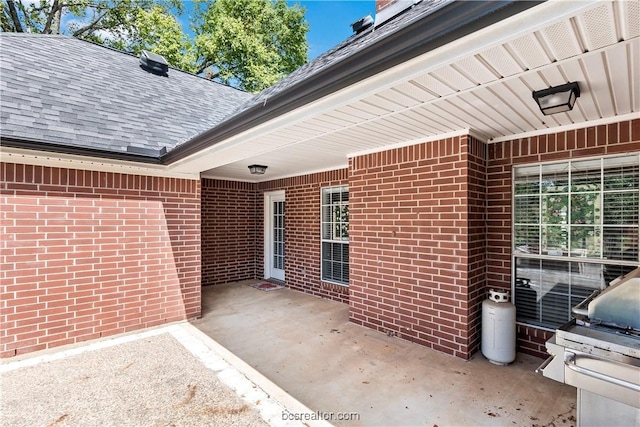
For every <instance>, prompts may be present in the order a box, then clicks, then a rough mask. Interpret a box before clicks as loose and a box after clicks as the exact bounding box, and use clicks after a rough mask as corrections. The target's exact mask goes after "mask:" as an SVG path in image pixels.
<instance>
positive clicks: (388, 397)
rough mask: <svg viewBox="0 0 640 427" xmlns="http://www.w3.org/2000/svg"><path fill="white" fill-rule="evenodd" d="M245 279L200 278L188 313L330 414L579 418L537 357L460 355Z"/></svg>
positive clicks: (451, 422)
mask: <svg viewBox="0 0 640 427" xmlns="http://www.w3.org/2000/svg"><path fill="white" fill-rule="evenodd" d="M251 283H255V282H238V283H234V284H227V285H219V286H211V287H204V288H203V292H202V298H203V307H202V308H203V316H202V318H200V319H198V320H196V321H193V322H192V323H193V324H194V325H195V326H196V327H197V328H199V329H200V330H201V331H203V332H204V333H206V334H207V335H209V336H210V337H212V338H213V339H215V340H216V341H217V342H218V343H220V344H221V345H223V346H224V347H225V348H226V349H228V350H229V351H231V352H232V353H234V354H235V355H236V356H238V357H239V358H240V359H242V360H243V361H244V362H246V363H248V364H249V365H250V366H252V367H253V368H255V369H257V370H258V371H259V372H260V373H262V374H263V375H265V376H266V377H267V378H268V379H270V380H271V381H273V382H274V383H276V384H277V385H278V386H280V387H281V388H283V389H284V390H285V391H286V392H288V393H290V394H291V395H292V396H293V397H294V398H296V399H298V400H299V401H300V402H302V403H303V404H305V405H306V406H308V407H309V408H310V409H312V410H313V411H321V412H323V413H334V414H335V415H334V419H333V420H332V421H331V422H332V423H333V424H336V425H363V426H364V425H367V426H378V425H393V426H400V425H406V426H409V425H410V426H414V425H416V426H417V425H426V426H440V427H443V426H464V425H469V426H471V425H472V426H550V425H553V426H565V425H566V426H568V425H576V418H575V417H576V415H575V406H576V391H575V389H574V388H572V387H569V386H566V385H563V384H559V383H557V382H555V381H552V380H549V379H547V378H544V377H542V376H541V375H538V374H536V373H535V372H534V370H535V368H536V367H537V366H538V365H540V363H541V362H542V360H540V359H537V358H535V357H531V356H528V355H524V354H518V356H517V359H516V361H515V362H514V363H512V364H511V365H509V366H496V365H493V364H491V363H489V362H488V361H487V360H486V359H485V358H484V357H483V356H482V355H481V354H479V353H478V354H476V355H475V356H474V357H473V358H472V359H471V360H470V361H463V360H460V359H457V358H455V357H453V356H449V355H445V354H442V353H439V352H435V351H433V350H430V349H427V348H425V347H422V346H419V345H416V344H413V343H410V342H407V341H403V340H400V339H398V338H394V337H389V336H387V335H384V334H381V333H379V332H375V331H372V330H369V329H366V328H363V327H361V326H358V325H355V324H352V323H350V322H349V321H348V307H347V306H346V305H345V304H341V303H338V302H335V301H329V300H323V299H319V298H316V297H313V296H310V295H306V294H304V293H301V292H297V291H293V290H290V289H287V288H284V289H279V290H274V291H268V292H265V291H261V290H257V289H255V288H252V287H251V286H248V285H250V284H251ZM344 413H347V417H348V418H352V419H351V420H350V421H340V420H338V419H337V418H338V416H339V415H341V414H344ZM349 413H357V414H358V415H357V416H356V417H353V416H350V415H349ZM358 417H359V420H357V419H353V418H358Z"/></svg>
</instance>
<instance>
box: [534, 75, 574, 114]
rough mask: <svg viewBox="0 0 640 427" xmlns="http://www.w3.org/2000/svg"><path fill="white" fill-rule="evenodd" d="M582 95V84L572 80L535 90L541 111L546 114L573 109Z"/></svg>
mask: <svg viewBox="0 0 640 427" xmlns="http://www.w3.org/2000/svg"><path fill="white" fill-rule="evenodd" d="M579 96H580V86H578V83H577V82H571V83H567V84H563V85H560V86H554V87H550V88H549V89H542V90H536V91H534V92H533V99H535V100H536V102H537V103H538V107H540V111H542V114H544V115H545V116H548V115H549V114H555V113H563V112H565V111H571V110H572V109H573V105H574V104H575V103H576V98H578V97H579Z"/></svg>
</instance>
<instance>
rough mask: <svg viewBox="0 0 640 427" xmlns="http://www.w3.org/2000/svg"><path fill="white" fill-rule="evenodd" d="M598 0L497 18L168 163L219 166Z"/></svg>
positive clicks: (558, 2)
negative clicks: (232, 155) (230, 153)
mask: <svg viewBox="0 0 640 427" xmlns="http://www.w3.org/2000/svg"><path fill="white" fill-rule="evenodd" d="M600 3H601V0H585V1H562V0H551V1H548V2H546V3H543V4H540V5H537V6H535V7H533V8H531V9H529V10H527V11H524V12H521V13H519V14H517V15H515V16H512V17H510V18H507V19H505V20H503V21H501V22H498V23H496V24H493V25H491V26H489V27H486V28H483V29H482V30H479V31H476V32H475V33H472V34H469V35H468V36H465V37H462V38H460V39H458V40H456V41H453V42H451V43H448V44H446V45H444V46H441V47H439V48H437V49H434V50H432V51H430V52H427V53H425V54H423V55H421V56H419V57H416V58H414V59H412V60H410V61H407V62H405V63H403V64H400V65H398V66H396V67H393V68H391V69H389V70H387V71H384V72H382V73H379V74H377V75H375V76H372V77H369V78H368V79H365V80H363V81H361V82H360V83H358V84H355V85H352V86H350V87H348V88H345V89H342V90H340V91H337V92H336V93H333V94H331V95H328V96H326V97H324V98H322V99H319V100H317V101H315V102H312V103H309V104H307V105H305V106H303V107H300V108H298V109H296V110H294V111H291V112H289V113H287V114H283V115H282V116H280V117H278V118H276V119H274V120H270V121H268V122H266V123H262V124H260V125H258V126H255V127H253V128H251V129H249V130H247V131H244V132H242V133H240V134H238V135H234V136H233V137H231V138H229V139H227V140H225V141H221V142H219V143H217V144H214V145H212V146H211V147H208V148H206V149H204V150H202V151H200V152H198V153H196V154H193V155H191V156H188V157H185V158H184V159H181V160H179V161H177V162H175V163H174V164H172V165H171V166H169V168H170V169H171V170H174V171H176V172H178V171H184V172H188V171H190V170H191V171H193V170H199V171H205V170H209V169H212V168H215V167H219V166H223V165H224V164H228V163H233V162H235V161H239V160H242V159H234V160H232V161H229V160H227V161H225V162H221V161H220V159H216V154H218V153H220V152H222V151H225V150H226V149H228V148H231V147H234V146H237V145H240V144H242V143H243V142H246V141H248V140H252V139H255V138H259V137H260V136H261V135H264V134H268V133H271V132H275V131H277V130H279V129H282V128H286V127H288V126H291V125H292V124H295V123H299V122H301V121H303V120H305V119H307V118H310V117H315V116H318V115H321V114H323V113H325V112H329V111H331V110H334V109H336V108H339V107H341V106H343V105H347V104H349V103H350V102H353V101H354V100H358V99H362V98H366V97H367V96H369V95H371V94H374V93H377V92H379V91H381V90H383V89H387V88H390V87H393V86H394V85H396V84H398V83H399V82H404V81H408V80H410V79H411V78H414V77H416V76H418V75H421V74H424V73H426V72H428V71H430V70H434V69H436V68H438V67H441V66H443V65H447V64H450V63H453V62H455V61H457V60H459V59H462V58H464V57H467V56H469V55H472V54H475V53H477V52H480V51H482V50H484V49H488V48H491V47H494V46H497V45H500V44H503V43H505V42H506V41H508V40H512V39H514V38H517V37H519V36H522V35H525V34H529V33H532V32H534V31H536V30H538V29H541V28H544V27H546V26H548V25H550V24H552V23H554V22H557V21H561V20H564V19H567V18H569V17H572V16H575V15H576V14H579V13H581V12H583V11H585V10H587V9H589V8H591V7H594V6H597V5H598V4H600ZM267 102H268V100H267ZM284 145H287V144H286V143H283V144H282V146H283V147H284ZM279 148H282V147H272V149H273V150H276V149H279ZM253 154H255V153H247V156H251V155H253Z"/></svg>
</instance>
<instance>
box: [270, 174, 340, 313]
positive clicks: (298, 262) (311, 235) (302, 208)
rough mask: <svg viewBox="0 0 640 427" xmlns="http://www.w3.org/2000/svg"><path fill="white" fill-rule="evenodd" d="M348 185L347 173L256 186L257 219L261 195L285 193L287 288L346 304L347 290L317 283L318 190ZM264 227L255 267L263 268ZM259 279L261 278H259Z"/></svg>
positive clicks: (318, 240) (305, 176)
mask: <svg viewBox="0 0 640 427" xmlns="http://www.w3.org/2000/svg"><path fill="white" fill-rule="evenodd" d="M345 184H348V178H347V169H340V170H335V171H330V172H319V173H314V174H309V175H303V176H297V177H293V178H285V179H278V180H275V181H269V182H263V183H260V184H259V186H258V191H259V195H258V200H259V203H258V217H259V218H261V224H262V221H264V220H263V219H262V218H264V194H265V193H266V192H269V191H277V190H285V197H286V200H285V232H284V233H285V234H284V237H285V261H284V270H285V282H286V284H287V286H288V287H290V288H292V289H297V290H299V291H303V292H306V293H308V294H311V295H316V296H319V297H322V298H329V299H333V300H336V301H341V302H344V303H346V302H347V301H348V299H349V294H348V292H349V288H348V287H346V286H341V285H335V284H332V283H327V282H324V281H322V280H320V189H321V188H324V187H334V186H338V185H345ZM263 239H264V227H261V228H260V230H259V242H260V244H259V245H258V246H259V247H260V250H259V254H258V265H259V266H260V273H261V274H262V271H263V270H262V266H263V264H264V261H263V259H264V254H263V253H264V250H263V247H264V246H263V245H262V242H263ZM261 277H262V276H261Z"/></svg>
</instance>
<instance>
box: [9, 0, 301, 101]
mask: <svg viewBox="0 0 640 427" xmlns="http://www.w3.org/2000/svg"><path fill="white" fill-rule="evenodd" d="M2 1H3V2H2V3H0V4H2V9H1V10H0V25H1V26H2V31H12V32H32V33H43V34H69V35H72V36H74V37H78V38H81V39H85V40H90V41H93V42H95V43H99V44H103V45H106V46H109V47H113V48H116V49H120V50H123V51H126V52H130V53H133V54H136V55H139V54H140V52H141V51H142V50H150V51H153V52H155V53H157V54H160V55H162V56H164V57H165V58H166V59H167V61H168V62H169V63H170V64H171V65H172V66H174V67H176V68H179V69H182V70H185V71H189V72H194V73H197V74H200V73H202V72H203V71H205V70H208V71H209V73H207V74H208V75H209V77H210V78H214V79H216V80H219V81H221V82H223V83H227V84H232V85H234V86H237V87H239V88H241V89H244V90H248V91H252V92H255V91H259V90H261V89H263V88H265V87H268V86H270V85H272V84H273V83H275V82H276V81H277V80H278V79H280V78H282V77H283V76H284V75H286V74H288V73H290V72H292V71H293V70H295V69H296V68H298V67H299V66H300V65H302V64H304V63H305V62H306V60H307V53H306V52H307V41H306V33H307V31H308V25H307V23H306V22H305V20H304V13H305V11H304V9H303V8H300V7H299V6H292V7H289V6H288V5H287V4H286V2H285V0H215V1H214V0H196V6H197V7H196V13H195V14H194V15H193V16H191V17H190V18H191V22H190V24H191V28H192V30H193V31H194V32H195V34H196V36H195V40H191V39H189V37H187V35H186V34H185V32H184V30H183V28H182V25H181V24H180V22H179V21H178V20H177V19H176V15H178V16H180V15H181V14H182V13H183V8H182V7H183V2H182V1H181V0H39V1H38V0H29V1H25V0H2Z"/></svg>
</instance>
